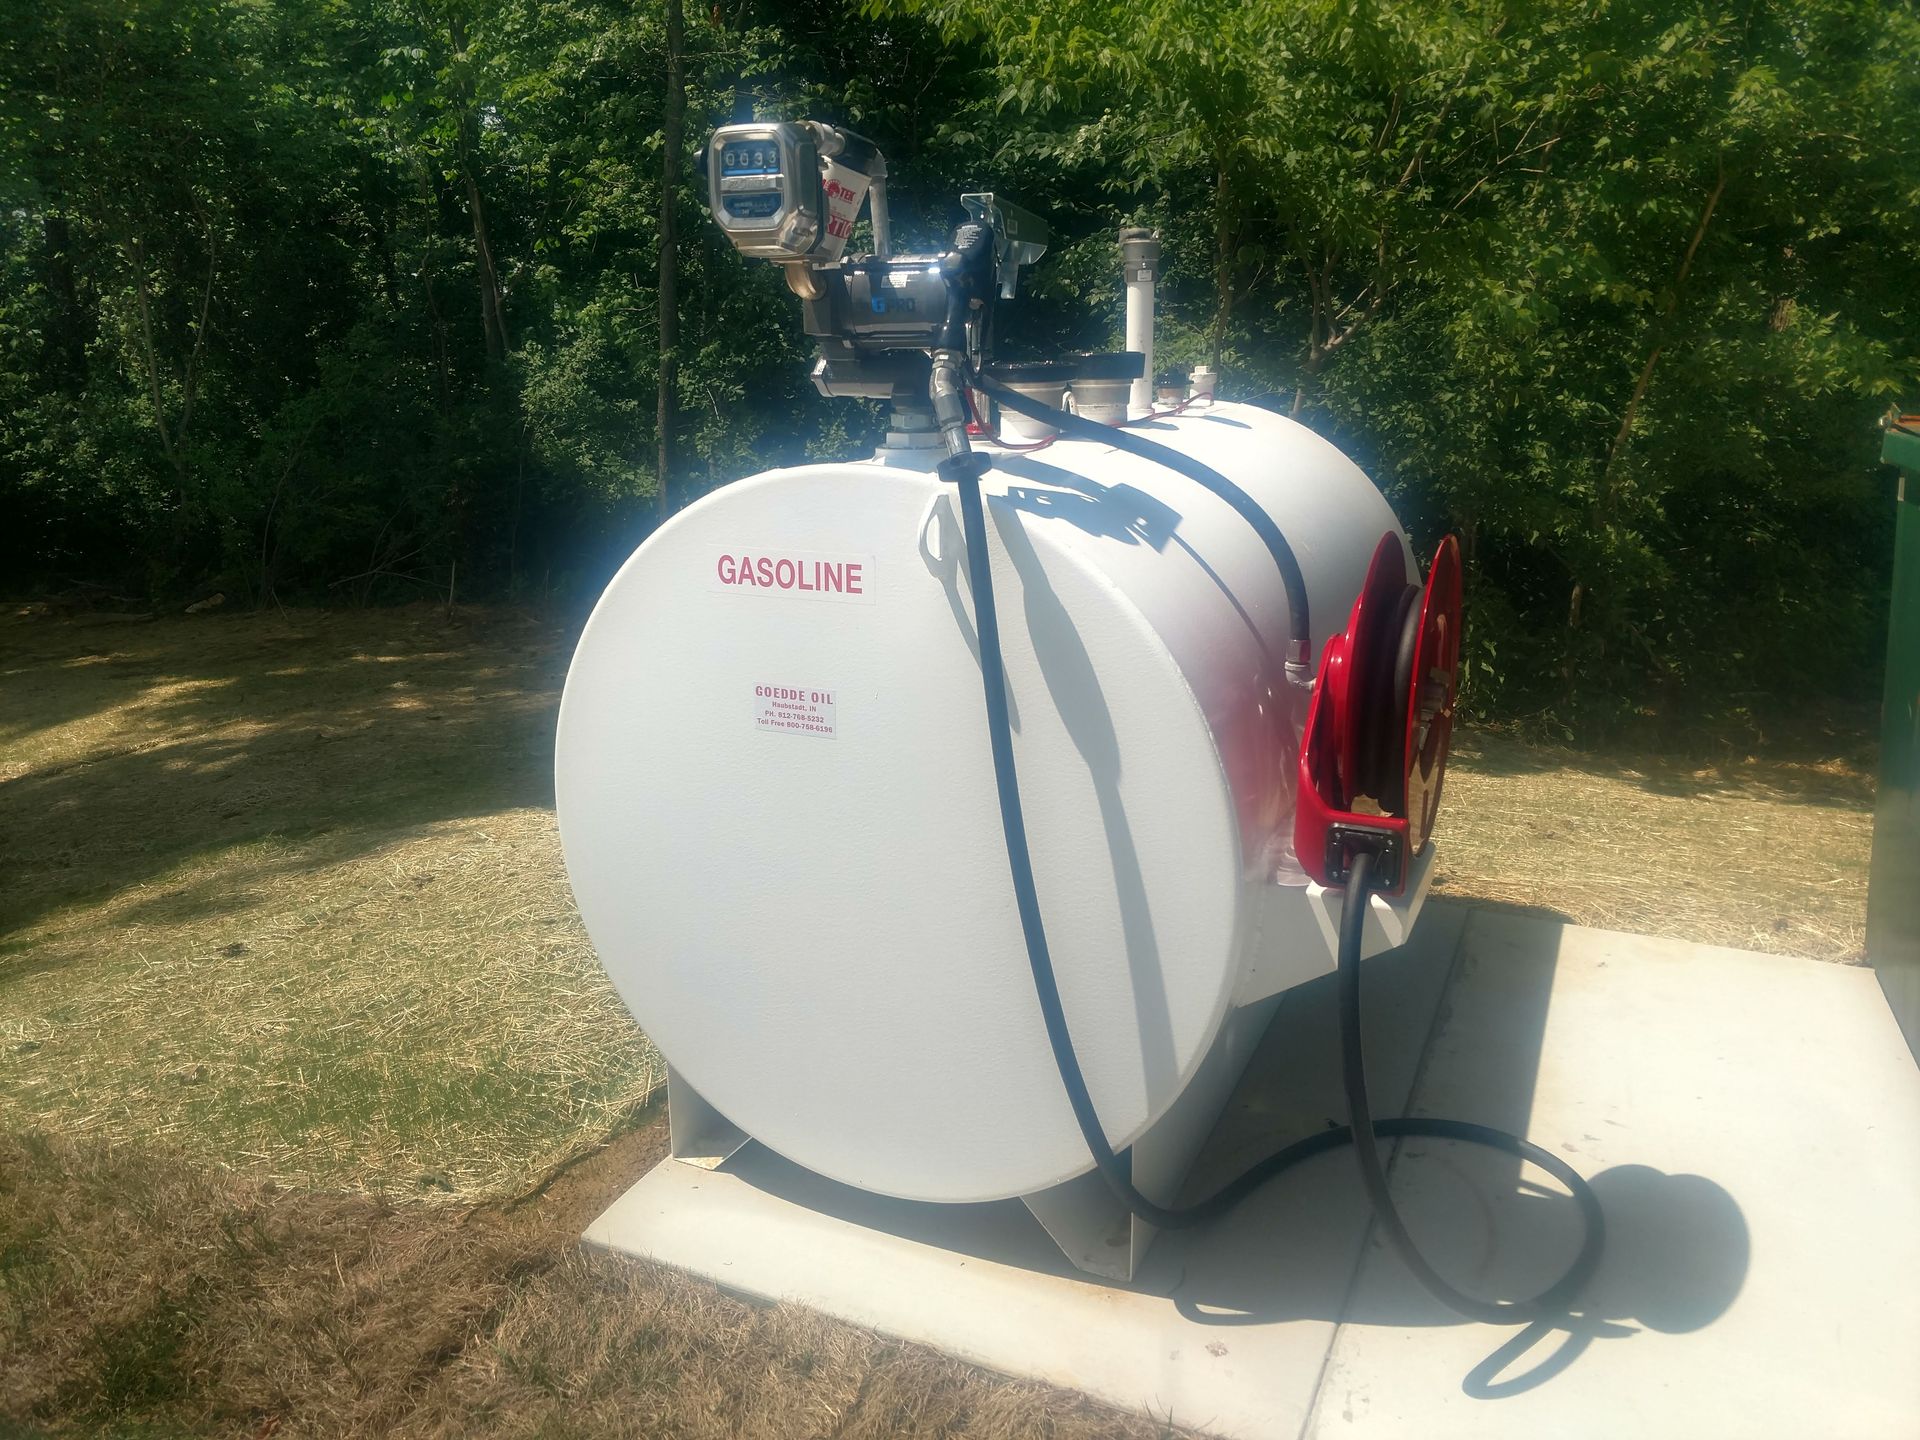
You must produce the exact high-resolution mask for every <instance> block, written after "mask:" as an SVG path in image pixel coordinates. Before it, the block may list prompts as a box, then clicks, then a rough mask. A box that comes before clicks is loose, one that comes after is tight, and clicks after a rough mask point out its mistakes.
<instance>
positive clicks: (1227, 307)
mask: <svg viewBox="0 0 1920 1440" xmlns="http://www.w3.org/2000/svg"><path fill="white" fill-rule="evenodd" d="M1237 231H1238V227H1237V226H1236V225H1235V224H1234V215H1233V188H1232V184H1231V182H1230V181H1229V180H1228V178H1227V163H1226V161H1225V160H1219V161H1218V162H1217V163H1216V165H1215V168H1214V182H1213V238H1214V260H1213V288H1214V293H1215V297H1216V298H1215V303H1214V309H1213V326H1212V333H1211V334H1210V335H1209V336H1208V347H1207V350H1208V355H1209V357H1210V358H1209V359H1208V361H1207V363H1208V364H1209V365H1211V366H1212V367H1213V370H1214V373H1215V374H1216V375H1217V374H1219V373H1220V352H1221V351H1222V350H1223V349H1225V348H1226V342H1227V323H1228V321H1230V320H1231V319H1232V318H1233V307H1234V306H1235V305H1236V304H1238V303H1239V299H1240V297H1239V295H1238V294H1237V293H1236V291H1237V288H1238V287H1237V286H1236V285H1235V284H1234V281H1235V279H1236V274H1235V272H1236V270H1237V269H1238V266H1237V265H1236V263H1235V261H1236V258H1237V257H1236V255H1235V250H1236V248H1237V247H1236V245H1235V241H1236V240H1237V239H1238V233H1237ZM1147 385H1148V387H1149V389H1151V387H1152V385H1153V376H1151V375H1149V376H1148V377H1147Z"/></svg>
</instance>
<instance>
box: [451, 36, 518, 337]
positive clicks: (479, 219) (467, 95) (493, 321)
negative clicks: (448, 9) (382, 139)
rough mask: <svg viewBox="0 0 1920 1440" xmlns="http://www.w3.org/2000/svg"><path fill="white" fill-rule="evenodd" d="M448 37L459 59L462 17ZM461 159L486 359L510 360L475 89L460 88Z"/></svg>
mask: <svg viewBox="0 0 1920 1440" xmlns="http://www.w3.org/2000/svg"><path fill="white" fill-rule="evenodd" d="M447 35H448V38H449V39H450V40H452V42H453V50H454V53H455V54H456V55H462V56H463V55H465V54H466V50H467V27H466V25H465V24H464V23H463V22H462V21H461V19H460V17H459V16H457V15H456V16H454V17H453V18H452V20H451V21H450V22H449V24H448V29H447ZM458 119H459V132H458V134H459V159H460V185H461V188H462V189H463V190H465V192H466V196H467V210H468V212H469V213H470V214H471V215H472V216H473V262H474V270H475V271H476V273H477V275H478V278H479V281H480V329H481V331H482V333H483V334H484V335H485V336H486V343H487V358H488V359H489V360H504V359H506V358H507V346H508V340H507V318H506V313H505V310H504V308H503V306H502V296H501V292H500V271H499V268H498V267H497V266H496V265H495V264H494V263H493V239H492V236H491V234H490V233H489V231H488V228H487V206H486V201H485V199H484V198H483V197H482V196H481V194H480V182H479V180H478V179H477V178H476V177H475V175H474V167H475V166H476V165H477V164H478V158H479V150H480V145H479V132H480V120H479V112H478V107H477V106H476V105H475V103H474V97H473V94H472V87H471V86H470V85H468V84H465V83H463V84H462V85H461V86H460V109H459V112H458Z"/></svg>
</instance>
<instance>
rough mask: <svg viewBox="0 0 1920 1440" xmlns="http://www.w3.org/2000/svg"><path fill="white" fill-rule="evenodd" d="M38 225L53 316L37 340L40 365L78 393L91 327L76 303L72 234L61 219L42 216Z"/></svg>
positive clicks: (85, 361)
mask: <svg viewBox="0 0 1920 1440" xmlns="http://www.w3.org/2000/svg"><path fill="white" fill-rule="evenodd" d="M40 224H41V241H42V245H43V247H44V248H43V254H44V256H45V260H44V265H45V272H46V284H47V293H48V295H49V296H51V297H52V300H53V306H52V311H53V313H52V316H51V317H50V319H49V321H48V323H47V326H46V329H45V331H44V333H43V335H42V337H41V347H42V348H41V362H40V363H41V364H42V365H43V366H44V367H45V368H46V370H47V372H48V373H49V374H51V375H56V376H58V377H59V379H60V382H61V384H62V386H63V387H64V388H66V389H68V390H72V391H78V390H81V389H83V388H84V387H85V384H86V376H87V341H88V339H89V338H91V331H92V328H93V327H92V324H91V316H90V315H89V314H88V313H87V311H86V309H85V307H83V306H82V305H81V303H80V287H79V284H78V281H77V279H76V277H75V273H74V265H73V232H72V229H71V228H70V227H69V226H68V224H67V220H66V217H65V216H63V215H56V214H48V215H45V216H43V217H42V219H41V222H40Z"/></svg>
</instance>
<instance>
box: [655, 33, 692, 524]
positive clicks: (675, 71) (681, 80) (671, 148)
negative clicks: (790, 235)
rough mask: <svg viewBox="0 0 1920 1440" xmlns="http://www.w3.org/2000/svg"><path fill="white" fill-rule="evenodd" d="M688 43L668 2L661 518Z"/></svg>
mask: <svg viewBox="0 0 1920 1440" xmlns="http://www.w3.org/2000/svg"><path fill="white" fill-rule="evenodd" d="M685 44H686V18H685V14H684V11H683V9H682V0H667V95H666V106H665V109H664V111H663V113H662V118H661V123H660V134H661V141H662V144H661V147H660V289H659V299H660V372H659V375H660V385H659V393H658V395H657V396H656V400H657V404H656V407H655V428H656V430H657V432H658V434H659V438H660V448H659V455H658V457H657V462H656V468H657V471H658V474H659V477H660V498H659V508H660V518H661V519H662V520H664V519H666V518H667V516H669V515H671V514H672V513H673V499H672V495H671V491H670V488H669V485H668V477H669V476H670V475H671V474H672V473H673V420H674V412H675V411H677V410H678V409H679V408H680V407H679V398H680V397H679V388H680V376H679V358H680V357H679V350H680V297H679V294H678V289H679V281H680V255H679V246H678V235H677V233H676V232H677V226H676V225H675V223H674V202H675V201H676V200H677V199H678V196H679V190H680V127H681V123H682V120H683V119H684V117H685V115H686V109H687V87H686V80H685V77H684V76H683V75H682V74H681V66H680V56H681V51H682V49H683V48H684V47H685Z"/></svg>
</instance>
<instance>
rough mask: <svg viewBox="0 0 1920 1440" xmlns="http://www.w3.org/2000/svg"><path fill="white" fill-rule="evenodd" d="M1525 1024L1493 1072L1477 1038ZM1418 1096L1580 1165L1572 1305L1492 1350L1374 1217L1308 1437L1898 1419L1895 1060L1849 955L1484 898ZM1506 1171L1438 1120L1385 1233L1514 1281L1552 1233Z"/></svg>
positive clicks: (1917, 1336) (1910, 1121)
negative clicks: (1585, 1273) (1575, 1304)
mask: <svg viewBox="0 0 1920 1440" xmlns="http://www.w3.org/2000/svg"><path fill="white" fill-rule="evenodd" d="M1542 1020H1543V1021H1544V1026H1542V1024H1541V1023H1540V1022H1541V1021H1542ZM1529 1045H1537V1046H1538V1051H1539V1063H1538V1071H1537V1074H1536V1075H1534V1077H1533V1080H1532V1083H1531V1084H1529V1085H1524V1086H1519V1087H1516V1086H1515V1085H1514V1083H1513V1070H1512V1068H1511V1067H1510V1066H1509V1065H1507V1064H1505V1063H1504V1062H1498V1061H1497V1060H1496V1057H1498V1056H1500V1055H1502V1054H1503V1053H1504V1052H1507V1051H1510V1050H1512V1049H1513V1048H1515V1047H1516V1046H1529ZM1413 1113H1415V1114H1423V1115H1447V1116H1457V1117H1463V1118H1473V1119H1479V1120H1484V1121H1486V1122H1487V1123H1490V1124H1495V1125H1499V1126H1502V1127H1504V1128H1506V1129H1510V1130H1515V1131H1519V1132H1521V1133H1528V1132H1531V1134H1532V1136H1533V1138H1534V1139H1536V1140H1538V1141H1543V1142H1545V1143H1548V1144H1550V1145H1552V1146H1553V1147H1554V1148H1557V1149H1558V1150H1560V1151H1561V1152H1563V1153H1564V1154H1565V1155H1566V1156H1567V1158H1568V1159H1569V1160H1570V1161H1572V1163H1573V1164H1575V1165H1576V1166H1578V1167H1579V1168H1580V1169H1581V1170H1582V1171H1583V1172H1584V1173H1585V1174H1586V1176H1587V1177H1588V1179H1589V1180H1590V1181H1591V1182H1592V1183H1593V1186H1594V1188H1595V1190H1596V1191H1597V1192H1598V1193H1599V1195H1600V1198H1601V1201H1602V1203H1603V1205H1604V1206H1605V1208H1606V1213H1607V1227H1608V1248H1607V1251H1606V1253H1605V1256H1604V1258H1603V1259H1602V1261H1601V1267H1600V1270H1599V1272H1598V1273H1597V1274H1596V1276H1595V1277H1594V1280H1593V1282H1592V1284H1591V1285H1590V1286H1589V1287H1588V1291H1587V1294H1586V1296H1585V1297H1584V1299H1583V1302H1582V1306H1581V1309H1582V1310H1583V1311H1584V1313H1585V1315H1586V1317H1587V1319H1588V1321H1590V1322H1595V1324H1594V1330H1593V1331H1590V1332H1589V1333H1587V1334H1584V1335H1569V1334H1568V1333H1567V1332H1566V1331H1564V1330H1562V1331H1555V1332H1552V1333H1538V1332H1534V1333H1529V1334H1527V1335H1525V1336H1517V1335H1516V1336H1512V1337H1510V1338H1511V1339H1512V1341H1513V1342H1514V1343H1511V1344H1509V1345H1507V1346H1506V1347H1504V1349H1503V1350H1496V1346H1499V1345H1500V1342H1501V1340H1502V1338H1503V1337H1502V1335H1501V1332H1499V1331H1497V1330H1490V1329H1488V1328H1486V1327H1483V1326H1478V1325H1471V1324H1466V1323H1464V1322H1461V1321H1459V1320H1458V1319H1456V1318H1455V1317H1454V1316H1452V1315H1451V1314H1450V1313H1448V1312H1447V1311H1445V1310H1443V1309H1441V1308H1440V1307H1439V1306H1438V1305H1437V1304H1436V1303H1435V1302H1433V1301H1432V1300H1430V1299H1429V1298H1428V1297H1427V1296H1426V1295H1425V1294H1424V1292H1422V1291H1421V1290H1420V1289H1419V1287H1418V1286H1417V1284H1416V1283H1415V1282H1414V1281H1413V1279H1412V1277H1411V1276H1410V1275H1409V1274H1408V1273H1407V1271H1406V1270H1405V1269H1404V1268H1403V1267H1402V1266H1401V1264H1400V1262H1399V1261H1398V1260H1397V1259H1396V1258H1395V1257H1393V1256H1392V1255H1391V1254H1390V1253H1388V1252H1386V1251H1385V1249H1384V1248H1383V1246H1382V1244H1381V1242H1380V1241H1379V1239H1378V1237H1377V1236H1376V1237H1375V1238H1373V1239H1372V1240H1370V1242H1369V1248H1368V1254H1367V1257H1366V1260H1365V1263H1364V1266H1363V1269H1362V1272H1361V1276H1360V1280H1359V1283H1358V1284H1357V1286H1356V1287H1355V1292H1354V1295H1353V1298H1352V1301H1351V1303H1350V1305H1349V1307H1348V1311H1347V1317H1346V1319H1345V1321H1344V1322H1343V1324H1342V1325H1341V1327H1340V1332H1339V1335H1338V1338H1337V1339H1336V1341H1335V1343H1334V1347H1333V1353H1332V1355H1331V1357H1330V1359H1329V1362H1328V1365H1327V1373H1326V1378H1325V1381H1324V1383H1323V1386H1322V1389H1321V1393H1320V1397H1319V1401H1318V1403H1317V1405H1316V1407H1315V1411H1314V1416H1313V1422H1312V1425H1311V1427H1310V1429H1309V1430H1308V1432H1307V1433H1308V1434H1309V1435H1311V1436H1315V1437H1334V1436H1339V1437H1367V1436H1395V1437H1399V1436H1406V1435H1411V1434H1419V1435H1421V1436H1422V1437H1425V1440H1442V1437H1449V1436H1462V1437H1465V1436H1473V1437H1488V1436H1504V1435H1514V1436H1521V1435H1527V1436H1536V1435H1553V1436H1556V1437H1583V1436H1593V1437H1608V1440H1613V1437H1618V1436H1622V1435H1657V1436H1666V1435H1672V1436H1723V1435H1724V1436H1735V1435H1737V1436H1740V1437H1743V1440H1760V1437H1771V1436H1779V1437H1782V1440H1789V1437H1791V1440H1802V1437H1811V1436H1846V1437H1849V1440H1865V1437H1871V1436H1887V1437H1904V1440H1911V1437H1913V1436H1915V1435H1920V1071H1916V1069H1915V1067H1914V1064H1913V1061H1912V1058H1911V1057H1910V1056H1909V1054H1908V1052H1907V1048H1906V1045H1905V1044H1904V1042H1903V1040H1902V1037H1901V1034H1900V1030H1899V1027H1898V1025H1897V1024H1896V1023H1895V1021H1894V1019H1893V1016H1892V1014H1891V1013H1890V1011H1889V1010H1888V1007H1887V1004H1886V1001H1885V1000H1884V999H1883V998H1882V996H1881V993H1880V990H1879V987H1878V986H1877V985H1876V983H1875V981H1874V977H1873V975H1872V973H1871V972H1870V971H1867V970H1864V969H1854V968H1850V967H1843V966H1835V965H1823V964H1819V963H1816V962H1813V961H1806V960H1795V959H1789V958H1784V957H1780V956H1774V955H1759V954H1751V953H1748V952H1745V951H1738V950H1725V949H1718V948H1714V947H1710V946H1702V945H1691V944H1687V943H1684V942H1681V941H1675V940H1658V939H1651V938H1648V937H1645V936H1637V935H1621V934H1613V933H1610V932H1607V931H1598V930H1583V929H1579V928H1576V927H1571V926H1564V927H1563V926H1560V925H1556V924H1553V923H1550V922H1544V921H1540V920H1530V919H1520V918H1514V917H1509V916H1502V915H1497V914H1492V913H1481V914H1478V915H1476V916H1475V918H1474V920H1473V921H1472V923H1471V925H1470V927H1469V929H1468V932H1467V935H1466V937H1465V939H1464V940H1463V943H1462V947H1461V963H1460V967H1459V969H1458V971H1457V972H1456V974H1455V976H1454V980H1453V983H1452V986H1451V988H1450V990H1449V993H1448V997H1447V1005H1446V1018H1445V1019H1444V1021H1443V1022H1442V1025H1441V1027H1440V1030H1439V1031H1438V1033H1437V1035H1436V1036H1435V1040H1434V1045H1433V1049H1432V1052H1431V1054H1430V1056H1429V1059H1428V1064H1427V1066H1426V1068H1425V1071H1424V1073H1423V1075H1422V1077H1421V1080H1420V1083H1419V1085H1418V1087H1417V1089H1416V1092H1415V1095H1414V1105H1413ZM1517 1168H1518V1162H1517V1161H1515V1160H1513V1159H1511V1158H1509V1157H1502V1156H1498V1155H1494V1154H1491V1153H1488V1152H1482V1151H1476V1150H1475V1149H1474V1148H1473V1147H1470V1146H1453V1145H1449V1144H1446V1143H1444V1142H1440V1143H1435V1142H1418V1141H1416V1142H1410V1143H1409V1144H1408V1145H1406V1146H1404V1147H1403V1148H1402V1153H1401V1154H1400V1155H1399V1156H1398V1157H1397V1158H1396V1161H1395V1166H1394V1174H1393V1182H1394V1192H1395V1194H1396V1196H1398V1197H1400V1200H1401V1204H1402V1207H1403V1211H1404V1213H1405V1214H1406V1217H1407V1223H1408V1226H1409V1228H1411V1229H1412V1230H1413V1232H1414V1233H1415V1235H1416V1236H1418V1237H1421V1238H1422V1239H1423V1240H1424V1242H1425V1243H1424V1248H1425V1249H1426V1251H1427V1253H1428V1254H1429V1255H1431V1256H1433V1257H1435V1260H1436V1263H1437V1264H1438V1265H1439V1268H1440V1269H1441V1270H1442V1272H1443V1273H1445V1274H1447V1275H1448V1276H1449V1277H1450V1278H1452V1279H1454V1280H1455V1281H1456V1282H1458V1283H1460V1284H1462V1285H1464V1286H1466V1287H1467V1288H1470V1289H1473V1290H1475V1291H1477V1292H1479V1293H1483V1294H1488V1295H1500V1296H1514V1295H1522V1294H1527V1293H1531V1292H1532V1291H1535V1290H1538V1289H1539V1288H1540V1287H1541V1286H1542V1285H1543V1284H1544V1283H1545V1282H1547V1281H1549V1280H1550V1279H1551V1278H1552V1277H1553V1275H1554V1274H1556V1273H1558V1270H1559V1268H1560V1267H1561V1266H1562V1265H1564V1263H1565V1261H1566V1259H1567V1258H1568V1257H1569V1256H1570V1255H1571V1253H1572V1250H1573V1247H1574V1245H1575V1244H1576V1243H1577V1231H1576V1226H1577V1220H1575V1218H1574V1217H1573V1215H1572V1213H1571V1212H1572V1206H1571V1204H1570V1203H1569V1202H1567V1201H1565V1200H1561V1199H1557V1198H1552V1196H1551V1195H1549V1194H1546V1193H1543V1192H1542V1191H1541V1190H1539V1189H1537V1188H1535V1187H1534V1185H1533V1184H1532V1183H1531V1182H1527V1181H1524V1180H1523V1179H1522V1177H1520V1176H1518V1175H1517V1174H1516V1170H1517ZM1529 1173H1532V1174H1534V1178H1535V1179H1536V1180H1538V1181H1540V1182H1541V1184H1543V1185H1547V1186H1550V1185H1551V1182H1548V1181H1545V1179H1544V1177H1541V1176H1538V1175H1537V1173H1536V1172H1529ZM1602 1322H1604V1323H1602ZM1523 1345H1525V1346H1528V1347H1529V1348H1527V1349H1525V1350H1524V1352H1521V1349H1520V1347H1521V1346H1523Z"/></svg>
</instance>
